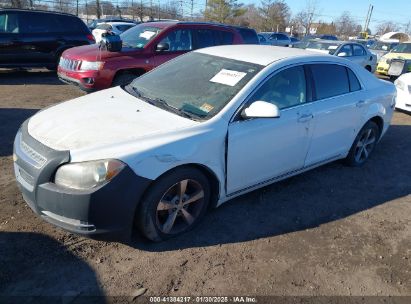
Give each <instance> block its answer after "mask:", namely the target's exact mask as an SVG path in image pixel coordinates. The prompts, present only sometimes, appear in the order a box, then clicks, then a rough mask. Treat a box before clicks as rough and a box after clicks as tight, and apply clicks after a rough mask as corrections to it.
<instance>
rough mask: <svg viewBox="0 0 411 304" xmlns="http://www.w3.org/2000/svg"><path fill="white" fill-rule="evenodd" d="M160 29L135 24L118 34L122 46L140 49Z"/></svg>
mask: <svg viewBox="0 0 411 304" xmlns="http://www.w3.org/2000/svg"><path fill="white" fill-rule="evenodd" d="M161 31H162V29H161V28H158V27H154V26H145V25H136V26H135V27H133V28H131V29H130V30H128V31H125V32H124V33H122V34H120V36H121V40H122V42H123V46H124V47H128V48H134V49H142V48H144V47H145V45H146V44H147V43H149V42H150V41H151V40H153V38H154V37H155V36H157V35H158V33H160V32H161Z"/></svg>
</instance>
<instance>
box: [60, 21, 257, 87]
mask: <svg viewBox="0 0 411 304" xmlns="http://www.w3.org/2000/svg"><path fill="white" fill-rule="evenodd" d="M120 37H121V40H122V47H121V48H120V49H119V50H116V51H108V50H106V49H104V48H102V47H100V46H99V45H90V46H82V47H76V48H72V49H70V50H67V51H65V52H64V54H63V55H62V56H61V60H60V64H59V67H58V76H59V78H60V80H62V81H63V82H66V83H71V84H74V85H77V86H79V87H80V88H81V89H83V90H85V91H94V90H101V89H106V88H109V87H110V86H116V85H122V84H127V83H128V82H130V81H131V80H133V79H134V78H136V77H137V76H140V75H142V74H144V73H145V72H147V71H149V70H151V69H153V68H155V67H157V66H159V65H160V64H162V63H164V62H166V61H168V60H171V59H173V58H175V57H177V56H180V55H182V54H185V53H187V52H189V51H192V50H196V49H200V48H205V47H209V46H216V45H226V44H246V43H258V38H257V34H256V33H255V31H254V30H251V29H247V28H242V27H233V26H228V25H223V24H213V23H206V22H147V23H142V24H139V25H136V26H135V27H133V28H131V29H129V30H127V31H125V32H124V33H122V34H121V35H120ZM120 46H121V45H120Z"/></svg>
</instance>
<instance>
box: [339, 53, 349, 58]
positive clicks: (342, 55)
mask: <svg viewBox="0 0 411 304" xmlns="http://www.w3.org/2000/svg"><path fill="white" fill-rule="evenodd" d="M338 57H347V53H346V52H341V53H338Z"/></svg>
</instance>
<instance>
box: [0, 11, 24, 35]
mask: <svg viewBox="0 0 411 304" xmlns="http://www.w3.org/2000/svg"><path fill="white" fill-rule="evenodd" d="M0 33H13V34H18V33H20V27H19V19H18V15H17V14H13V13H6V14H0Z"/></svg>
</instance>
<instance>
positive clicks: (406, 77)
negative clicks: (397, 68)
mask: <svg viewBox="0 0 411 304" xmlns="http://www.w3.org/2000/svg"><path fill="white" fill-rule="evenodd" d="M398 79H399V80H401V81H403V82H405V84H407V85H411V73H405V74H402V75H401V76H400V77H399V78H398Z"/></svg>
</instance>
